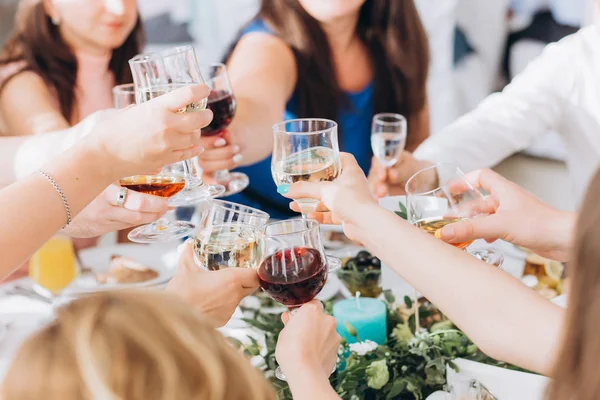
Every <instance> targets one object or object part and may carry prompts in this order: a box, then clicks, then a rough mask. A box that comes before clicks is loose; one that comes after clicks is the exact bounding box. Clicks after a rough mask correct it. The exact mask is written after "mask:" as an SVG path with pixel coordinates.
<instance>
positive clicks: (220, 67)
mask: <svg viewBox="0 0 600 400" xmlns="http://www.w3.org/2000/svg"><path fill="white" fill-rule="evenodd" d="M200 70H201V72H202V76H204V78H205V79H206V84H207V85H208V87H209V88H210V89H211V92H210V95H209V96H208V104H207V108H209V109H210V110H211V111H212V112H213V114H214V117H213V120H212V122H211V123H210V125H208V126H207V127H205V128H203V129H202V136H221V135H223V133H224V132H225V129H227V127H228V126H229V124H231V120H232V119H233V116H234V115H235V110H236V102H235V97H234V96H233V89H232V88H231V82H230V81H229V76H228V75H227V67H226V66H225V65H224V64H220V63H215V64H208V65H203V66H200ZM213 177H214V178H215V180H216V181H217V183H219V184H220V185H223V186H225V193H224V194H223V197H225V196H230V195H232V194H236V193H239V192H241V191H242V190H244V189H246V188H247V187H248V184H249V183H250V180H249V179H248V175H246V174H244V173H241V172H230V171H229V170H226V169H225V170H221V171H216V172H215V174H214V176H213Z"/></svg>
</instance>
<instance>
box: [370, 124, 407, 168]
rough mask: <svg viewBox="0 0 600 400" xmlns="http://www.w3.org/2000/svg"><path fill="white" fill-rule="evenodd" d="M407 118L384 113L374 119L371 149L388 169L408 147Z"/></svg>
mask: <svg viewBox="0 0 600 400" xmlns="http://www.w3.org/2000/svg"><path fill="white" fill-rule="evenodd" d="M406 129H407V123H406V118H404V117H403V116H402V115H400V114H393V113H382V114H376V115H375V116H374V117H373V123H372V127H371V149H372V150H373V154H374V155H375V158H377V160H379V162H380V163H381V164H382V165H383V166H384V167H386V168H390V167H393V166H394V165H395V164H396V163H397V162H398V157H399V156H400V153H402V150H404V147H405V146H406Z"/></svg>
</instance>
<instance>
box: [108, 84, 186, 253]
mask: <svg viewBox="0 0 600 400" xmlns="http://www.w3.org/2000/svg"><path fill="white" fill-rule="evenodd" d="M113 99H114V103H115V108H118V109H121V108H126V107H129V106H131V105H135V104H136V90H135V86H134V84H132V83H131V84H124V85H118V86H115V87H114V88H113ZM119 184H120V185H121V186H122V187H125V188H127V189H129V190H133V191H135V192H140V193H145V194H150V195H153V196H160V197H167V198H171V197H173V196H175V195H177V194H178V193H180V192H181V191H182V190H184V188H185V185H186V180H185V170H184V168H183V163H181V162H178V163H173V164H169V165H166V166H164V167H163V168H162V169H161V170H160V171H159V172H157V173H154V174H151V175H135V176H128V177H124V178H121V179H120V180H119ZM194 228H195V226H194V224H191V223H189V222H187V221H170V220H169V219H168V218H166V217H162V218H159V219H158V220H156V221H154V222H153V223H151V224H148V225H142V226H140V227H138V228H136V229H134V230H132V231H131V232H129V234H128V236H127V237H128V238H129V240H131V241H132V242H136V243H154V242H163V241H168V240H175V239H180V238H183V237H185V236H189V235H190V234H191V233H192V232H193V231H194Z"/></svg>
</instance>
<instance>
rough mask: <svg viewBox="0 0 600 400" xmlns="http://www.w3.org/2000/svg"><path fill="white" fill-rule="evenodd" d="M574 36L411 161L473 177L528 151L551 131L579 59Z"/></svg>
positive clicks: (428, 143)
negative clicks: (448, 166)
mask: <svg viewBox="0 0 600 400" xmlns="http://www.w3.org/2000/svg"><path fill="white" fill-rule="evenodd" d="M577 35H578V34H576V35H574V36H571V37H569V38H567V39H564V40H563V41H561V42H559V43H555V44H551V45H548V46H547V47H546V49H545V50H544V53H543V54H542V55H541V56H540V57H539V58H537V59H536V60H534V61H533V62H532V63H531V64H530V65H529V66H528V67H527V68H526V69H525V71H523V72H522V73H521V74H519V75H518V76H517V77H515V79H514V80H513V82H512V83H511V84H510V85H508V86H507V87H506V88H505V89H504V91H502V92H501V93H496V94H493V95H491V96H489V97H488V98H487V99H485V100H484V101H483V102H482V103H481V104H480V105H479V106H478V107H477V108H476V109H475V110H473V111H472V112H470V113H468V114H466V115H465V116H463V117H461V118H460V119H458V120H457V121H456V122H455V123H453V124H452V125H450V126H448V127H446V128H445V129H444V130H442V131H441V132H440V133H439V134H437V135H434V136H431V137H430V138H429V139H427V140H426V141H425V142H424V143H423V144H422V145H421V146H419V148H418V149H417V150H416V151H415V152H414V157H415V158H417V159H420V160H427V161H431V162H448V163H453V164H456V165H459V166H461V168H463V169H464V170H465V171H472V170H474V169H479V168H487V167H492V166H494V165H496V164H498V163H499V162H500V161H502V160H503V159H505V158H506V157H508V156H510V155H512V154H514V153H516V152H519V151H521V150H523V149H525V148H527V147H528V146H529V145H530V143H531V142H532V141H533V139H534V138H536V137H537V136H538V135H541V134H544V133H546V132H548V131H550V130H553V128H554V130H556V128H557V127H558V123H559V121H560V119H561V116H562V110H563V109H564V107H563V106H562V104H563V102H564V101H565V99H566V97H567V96H568V94H569V92H570V91H571V90H572V87H573V81H574V76H575V73H576V71H575V68H576V65H577V59H578V58H581V57H580V55H579V57H578V54H577V50H576V49H578V48H579V47H580V46H577V44H578V43H573V42H574V41H576V40H579V39H580V38H579V37H575V36H577ZM573 45H575V46H573Z"/></svg>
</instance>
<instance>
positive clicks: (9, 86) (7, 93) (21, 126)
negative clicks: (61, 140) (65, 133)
mask: <svg viewBox="0 0 600 400" xmlns="http://www.w3.org/2000/svg"><path fill="white" fill-rule="evenodd" d="M54 97H55V96H53V95H52V94H51V92H50V90H49V89H48V86H47V85H46V83H45V82H44V80H43V79H42V78H41V77H40V76H39V75H37V74H35V73H34V72H31V71H25V72H21V73H19V74H18V75H16V76H15V77H13V78H11V79H10V80H9V81H8V82H7V83H6V85H5V86H4V88H3V89H2V92H0V116H2V119H3V120H4V122H5V124H6V127H5V128H6V129H7V133H8V134H10V135H11V136H24V135H32V134H37V133H46V132H54V131H57V130H62V129H66V128H68V127H69V122H68V121H67V120H66V119H65V118H64V117H63V116H62V115H61V113H60V111H59V109H58V107H57V104H56V101H55V100H54Z"/></svg>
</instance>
